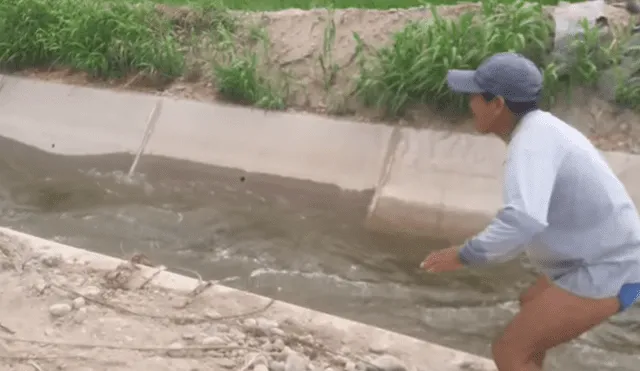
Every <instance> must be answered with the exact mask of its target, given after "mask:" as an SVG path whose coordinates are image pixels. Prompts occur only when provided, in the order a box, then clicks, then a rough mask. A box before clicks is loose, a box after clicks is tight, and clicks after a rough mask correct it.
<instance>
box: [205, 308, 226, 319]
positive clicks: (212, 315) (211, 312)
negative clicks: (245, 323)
mask: <svg viewBox="0 0 640 371" xmlns="http://www.w3.org/2000/svg"><path fill="white" fill-rule="evenodd" d="M204 315H205V317H208V318H211V319H216V318H220V317H222V316H221V315H220V312H218V311H215V310H213V309H207V310H206V311H205V312H204Z"/></svg>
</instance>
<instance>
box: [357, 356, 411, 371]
mask: <svg viewBox="0 0 640 371" xmlns="http://www.w3.org/2000/svg"><path fill="white" fill-rule="evenodd" d="M366 370H367V371H407V366H406V365H405V364H404V363H403V362H402V361H401V360H399V359H398V358H396V357H394V356H392V355H389V354H385V355H382V356H379V357H377V358H375V359H374V360H372V361H371V364H370V365H367V366H366Z"/></svg>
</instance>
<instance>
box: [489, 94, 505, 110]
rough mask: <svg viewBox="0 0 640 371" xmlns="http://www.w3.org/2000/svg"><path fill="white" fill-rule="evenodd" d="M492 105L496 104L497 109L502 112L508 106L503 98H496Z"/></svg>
mask: <svg viewBox="0 0 640 371" xmlns="http://www.w3.org/2000/svg"><path fill="white" fill-rule="evenodd" d="M492 103H493V104H495V108H496V109H498V110H502V109H503V108H504V107H505V106H506V104H505V102H504V98H503V97H501V96H497V97H495V98H494V99H493V102H492Z"/></svg>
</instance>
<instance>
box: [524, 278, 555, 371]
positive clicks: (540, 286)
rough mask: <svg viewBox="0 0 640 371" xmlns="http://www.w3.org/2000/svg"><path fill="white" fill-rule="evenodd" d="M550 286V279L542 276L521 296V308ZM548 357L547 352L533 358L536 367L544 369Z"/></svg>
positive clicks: (539, 353)
mask: <svg viewBox="0 0 640 371" xmlns="http://www.w3.org/2000/svg"><path fill="white" fill-rule="evenodd" d="M550 285H551V283H550V282H549V279H548V278H547V277H546V276H542V275H541V276H539V277H538V279H537V280H536V282H534V284H533V285H531V286H530V287H529V288H528V289H526V290H525V291H524V292H523V293H522V294H521V295H520V308H522V306H523V305H524V304H525V303H528V302H530V301H531V300H533V299H534V298H535V297H537V296H538V295H539V294H540V293H542V292H543V291H544V290H546V289H547V288H548V287H549V286H550ZM546 356H547V352H546V351H541V352H537V353H536V354H534V355H533V356H532V358H533V362H534V363H535V364H536V366H538V367H539V368H540V369H542V366H543V365H544V359H545V358H546Z"/></svg>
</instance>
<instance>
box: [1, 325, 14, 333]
mask: <svg viewBox="0 0 640 371" xmlns="http://www.w3.org/2000/svg"><path fill="white" fill-rule="evenodd" d="M0 330H2V331H4V332H6V333H8V334H11V335H14V334H15V333H16V332H15V331H13V330H12V329H10V328H8V327H7V326H5V325H3V324H2V323H0Z"/></svg>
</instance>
